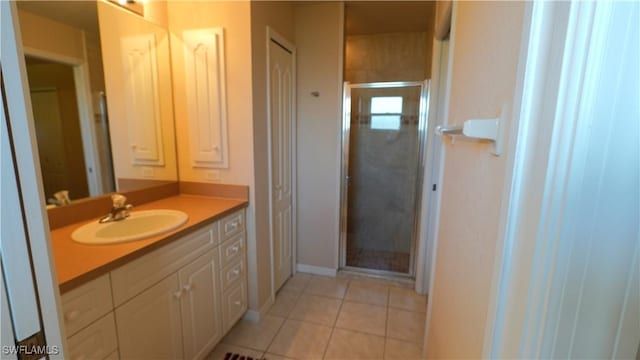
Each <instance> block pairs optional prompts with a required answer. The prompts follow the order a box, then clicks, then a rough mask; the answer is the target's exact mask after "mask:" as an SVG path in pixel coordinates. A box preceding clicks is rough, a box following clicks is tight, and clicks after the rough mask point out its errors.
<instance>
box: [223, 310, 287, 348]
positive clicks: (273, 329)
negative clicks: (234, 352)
mask: <svg viewBox="0 0 640 360" xmlns="http://www.w3.org/2000/svg"><path fill="white" fill-rule="evenodd" d="M283 322H284V318H281V317H276V316H271V315H267V316H265V317H264V318H262V319H260V321H258V322H253V321H248V320H241V321H239V322H238V323H237V324H236V325H235V326H234V327H233V329H231V331H230V332H229V334H227V336H225V337H224V339H222V342H224V343H225V344H232V345H237V346H242V347H247V348H251V349H256V350H263V351H264V350H267V347H269V344H270V343H271V340H273V338H274V337H275V336H276V334H277V333H278V330H279V329H280V327H281V326H282V323H283Z"/></svg>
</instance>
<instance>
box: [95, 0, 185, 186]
mask: <svg viewBox="0 0 640 360" xmlns="http://www.w3.org/2000/svg"><path fill="white" fill-rule="evenodd" d="M98 17H99V20H100V21H99V23H100V40H101V45H102V55H103V57H102V60H103V63H104V70H105V85H106V89H107V94H114V95H113V96H109V103H108V106H109V115H110V120H111V123H110V124H111V128H110V130H111V144H112V149H113V159H114V171H115V178H116V184H117V187H118V189H119V190H120V191H122V190H132V189H135V188H139V187H140V186H147V185H153V184H157V183H158V182H159V181H166V180H172V181H175V180H177V166H176V150H175V137H174V126H173V102H172V87H171V64H170V60H169V33H168V31H167V30H166V29H165V28H163V27H160V26H158V25H155V24H152V23H150V22H148V21H146V20H145V19H144V18H143V17H142V16H140V15H137V14H134V13H132V12H129V11H127V10H124V9H123V8H121V7H119V6H117V5H114V4H112V3H110V2H105V1H100V2H98Z"/></svg>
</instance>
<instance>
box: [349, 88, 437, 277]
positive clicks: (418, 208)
mask: <svg viewBox="0 0 640 360" xmlns="http://www.w3.org/2000/svg"><path fill="white" fill-rule="evenodd" d="M410 86H419V87H420V106H419V114H418V118H419V121H418V164H417V166H418V169H417V179H416V194H415V199H416V201H415V204H414V212H415V216H414V220H413V233H412V239H411V250H410V251H411V253H410V260H409V273H407V274H402V273H398V272H393V271H387V270H377V269H364V268H357V267H351V266H347V206H348V203H347V200H348V198H349V188H348V186H347V184H348V180H349V179H348V174H349V146H350V144H349V141H350V135H351V89H366V88H368V89H375V88H394V87H410ZM429 96H430V81H429V80H424V81H394V82H372V83H354V84H352V83H349V82H344V85H343V104H342V110H343V111H342V126H341V132H342V140H341V166H340V229H339V230H340V239H339V241H340V244H339V268H340V269H344V270H348V271H355V272H363V273H367V274H373V275H382V276H400V277H415V276H416V274H417V272H418V267H419V266H422V263H423V262H424V256H422V255H421V254H418V249H421V248H423V247H424V245H423V244H422V243H423V242H424V241H426V240H425V239H424V238H423V237H422V236H420V234H421V232H422V231H423V230H422V229H423V228H424V226H426V225H427V224H425V223H424V222H423V219H422V203H423V186H424V180H425V159H426V149H427V146H426V145H427V144H426V140H427V137H428V134H427V133H426V132H427V129H428V128H429V124H428V121H429Z"/></svg>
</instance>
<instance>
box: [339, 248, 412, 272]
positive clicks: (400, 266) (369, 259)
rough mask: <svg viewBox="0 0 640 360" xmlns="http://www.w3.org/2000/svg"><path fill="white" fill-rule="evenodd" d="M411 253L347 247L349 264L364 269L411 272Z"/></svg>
mask: <svg viewBox="0 0 640 360" xmlns="http://www.w3.org/2000/svg"><path fill="white" fill-rule="evenodd" d="M409 261H410V256H409V253H402V252H396V251H384V250H374V249H365V248H357V247H352V248H350V249H347V265H348V266H353V267H356V268H363V269H375V270H386V271H393V272H398V273H405V274H406V273H408V272H409Z"/></svg>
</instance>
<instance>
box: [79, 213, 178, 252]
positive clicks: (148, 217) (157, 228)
mask: <svg viewBox="0 0 640 360" xmlns="http://www.w3.org/2000/svg"><path fill="white" fill-rule="evenodd" d="M188 218H189V216H188V215H187V214H185V213H184V212H182V211H177V210H165V209H158V210H142V211H133V212H131V215H130V216H129V217H128V218H126V219H124V220H120V221H113V222H108V223H103V224H100V223H98V221H94V222H91V223H88V224H85V225H82V226H81V227H79V228H77V229H76V230H75V231H74V232H73V233H72V234H71V238H72V239H73V241H75V242H79V243H82V244H89V245H104V244H116V243H121V242H127V241H135V240H142V239H145V238H148V237H151V236H154V235H159V234H162V233H164V232H167V231H171V230H174V229H176V228H178V227H179V226H181V225H183V224H184V223H186V222H187V219H188Z"/></svg>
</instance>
